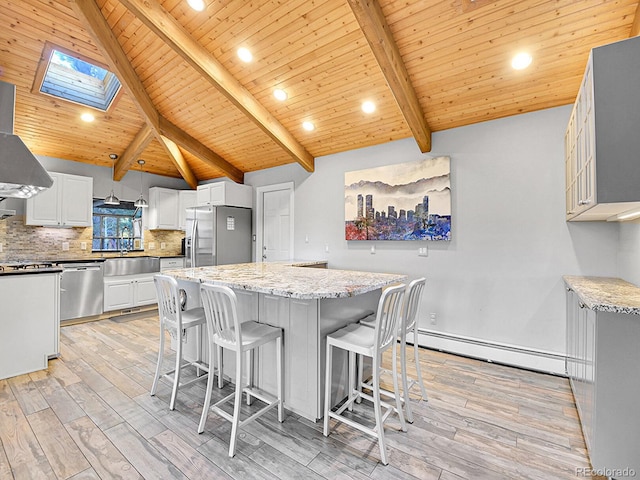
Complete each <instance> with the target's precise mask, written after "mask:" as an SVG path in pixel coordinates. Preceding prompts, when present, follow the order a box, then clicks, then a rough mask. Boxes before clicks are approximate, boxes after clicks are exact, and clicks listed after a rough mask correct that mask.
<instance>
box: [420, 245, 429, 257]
mask: <svg viewBox="0 0 640 480" xmlns="http://www.w3.org/2000/svg"><path fill="white" fill-rule="evenodd" d="M418 256H419V257H428V256H429V249H428V248H427V247H420V248H418Z"/></svg>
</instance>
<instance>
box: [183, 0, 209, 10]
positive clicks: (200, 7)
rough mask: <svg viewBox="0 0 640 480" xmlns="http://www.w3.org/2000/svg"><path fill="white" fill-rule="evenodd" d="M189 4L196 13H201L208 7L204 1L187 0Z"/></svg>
mask: <svg viewBox="0 0 640 480" xmlns="http://www.w3.org/2000/svg"><path fill="white" fill-rule="evenodd" d="M187 3H188V4H189V6H190V7H191V8H193V9H194V10H195V11H196V12H201V11H203V10H204V7H205V6H206V5H205V3H204V0H187Z"/></svg>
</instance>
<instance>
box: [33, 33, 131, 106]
mask: <svg viewBox="0 0 640 480" xmlns="http://www.w3.org/2000/svg"><path fill="white" fill-rule="evenodd" d="M45 49H47V50H48V51H49V52H48V53H47V52H45V53H46V54H45V55H43V59H45V61H43V62H41V65H40V68H39V69H38V70H39V71H40V70H42V71H43V73H41V75H42V81H41V83H40V89H39V91H40V92H41V93H44V94H47V95H53V96H54V97H58V98H61V99H64V100H68V101H70V102H74V103H79V104H81V105H85V106H87V107H92V108H97V109H99V110H102V111H103V112H104V111H107V110H108V109H109V107H110V106H111V103H112V102H113V100H114V99H115V97H116V95H117V94H118V92H119V91H120V81H119V80H118V78H117V77H116V76H115V75H114V74H113V73H111V72H109V71H108V70H106V69H105V68H103V67H102V66H100V65H99V64H98V63H97V62H92V61H91V60H89V59H86V58H80V56H79V55H76V54H73V53H72V52H68V51H66V50H65V49H62V48H59V47H56V46H51V45H50V46H49V47H48V48H47V47H45ZM46 59H48V61H47V60H46Z"/></svg>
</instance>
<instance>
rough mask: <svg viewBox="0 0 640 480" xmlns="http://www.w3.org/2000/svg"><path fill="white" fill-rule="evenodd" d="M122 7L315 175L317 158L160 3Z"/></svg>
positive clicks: (128, 1)
mask: <svg viewBox="0 0 640 480" xmlns="http://www.w3.org/2000/svg"><path fill="white" fill-rule="evenodd" d="M120 3H122V4H123V5H124V6H125V7H127V8H128V9H129V10H130V11H131V12H132V13H133V14H134V15H136V17H138V19H140V21H142V22H143V23H144V24H145V25H146V26H147V27H148V28H150V29H151V30H152V31H153V32H154V33H155V34H156V35H158V36H159V37H160V38H162V40H163V41H164V42H165V43H166V44H167V45H169V46H170V47H171V48H172V49H173V50H174V51H175V52H176V53H177V54H178V55H180V57H181V58H182V59H184V60H185V61H186V62H187V63H188V64H189V65H191V66H192V67H193V68H195V69H196V70H197V71H198V72H200V73H201V74H202V75H204V77H205V78H207V79H208V80H209V81H210V82H211V83H212V84H213V85H214V86H215V87H216V88H217V89H218V90H219V91H220V92H221V93H222V94H223V95H224V96H225V97H227V98H228V99H229V100H230V101H231V102H232V103H233V104H234V105H235V106H236V107H238V108H239V109H240V110H241V111H242V112H243V113H244V114H245V115H246V116H247V117H248V118H249V119H251V120H252V121H253V122H254V123H255V124H256V125H257V126H258V127H260V128H261V129H262V130H263V131H264V132H265V133H266V134H267V135H269V137H271V139H273V140H274V141H275V142H276V143H277V144H278V145H280V146H281V147H282V148H283V149H284V150H285V151H286V152H287V153H289V155H291V156H292V157H293V158H294V159H295V160H296V161H297V162H298V163H299V164H300V165H301V166H302V167H303V168H304V169H305V170H307V171H309V172H313V170H314V158H313V156H312V155H311V154H310V153H309V152H307V150H306V149H305V148H304V147H303V146H302V145H301V144H300V143H299V142H298V141H297V140H296V139H295V138H294V136H293V135H292V134H291V133H290V132H289V131H288V130H287V129H286V128H284V126H282V124H281V123H280V122H279V121H278V120H277V119H276V118H275V117H274V116H273V115H271V113H269V111H268V110H267V109H266V108H264V107H263V106H262V104H260V102H258V101H257V100H256V99H255V97H253V95H251V93H250V92H249V91H248V90H247V89H246V88H244V86H242V85H241V84H240V83H239V82H238V81H237V80H236V79H235V77H234V76H233V75H231V73H229V72H228V71H227V70H226V69H225V68H224V66H223V65H222V64H221V63H220V62H218V60H217V59H216V58H214V57H213V55H211V54H210V53H209V51H208V50H207V49H206V48H204V47H203V46H202V45H201V44H200V43H198V42H197V41H196V40H195V39H194V38H193V37H192V36H191V35H190V34H189V32H187V31H186V30H185V29H184V27H182V25H180V24H179V23H178V22H177V21H176V19H175V18H173V17H172V16H171V14H170V13H168V12H167V11H166V10H165V9H164V8H162V6H161V5H160V4H159V3H158V2H157V1H155V0H120Z"/></svg>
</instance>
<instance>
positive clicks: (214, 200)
mask: <svg viewBox="0 0 640 480" xmlns="http://www.w3.org/2000/svg"><path fill="white" fill-rule="evenodd" d="M197 204H198V206H206V205H227V206H230V207H246V208H251V207H252V206H253V187H251V185H242V184H238V183H233V182H217V183H207V184H205V185H198V190H197Z"/></svg>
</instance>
